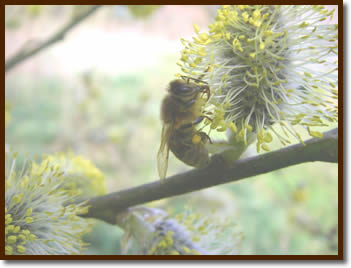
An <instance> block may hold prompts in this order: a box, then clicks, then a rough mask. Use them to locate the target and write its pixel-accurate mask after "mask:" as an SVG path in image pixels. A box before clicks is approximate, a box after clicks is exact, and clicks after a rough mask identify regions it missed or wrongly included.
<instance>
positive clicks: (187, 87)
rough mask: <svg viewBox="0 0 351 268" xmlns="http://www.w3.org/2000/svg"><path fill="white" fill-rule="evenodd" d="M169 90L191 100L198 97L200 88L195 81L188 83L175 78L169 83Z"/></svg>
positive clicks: (183, 98)
mask: <svg viewBox="0 0 351 268" xmlns="http://www.w3.org/2000/svg"><path fill="white" fill-rule="evenodd" d="M168 92H169V93H170V94H171V95H172V96H174V97H176V98H178V99H181V100H191V99H194V98H195V97H196V94H197V93H198V92H199V88H198V86H197V85H196V84H194V83H187V82H185V81H184V80H180V79H177V80H174V81H172V82H171V83H170V84H169V88H168Z"/></svg>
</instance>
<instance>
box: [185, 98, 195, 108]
mask: <svg viewBox="0 0 351 268" xmlns="http://www.w3.org/2000/svg"><path fill="white" fill-rule="evenodd" d="M195 102H196V100H195V99H193V100H191V101H189V102H188V103H186V104H185V107H187V108H188V107H190V106H191V105H193V104H194V103H195Z"/></svg>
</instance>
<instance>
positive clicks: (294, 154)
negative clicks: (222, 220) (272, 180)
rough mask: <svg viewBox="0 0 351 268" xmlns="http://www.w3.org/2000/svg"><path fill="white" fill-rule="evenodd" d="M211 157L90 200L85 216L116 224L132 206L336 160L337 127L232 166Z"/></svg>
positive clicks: (335, 161)
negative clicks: (197, 165) (195, 165)
mask: <svg viewBox="0 0 351 268" xmlns="http://www.w3.org/2000/svg"><path fill="white" fill-rule="evenodd" d="M212 159H213V161H211V164H210V165H209V166H207V167H206V168H203V169H192V170H190V171H187V172H184V173H181V174H176V175H174V176H171V177H168V178H167V179H165V180H163V181H160V180H159V179H157V180H156V181H155V182H152V183H148V184H144V185H141V186H137V187H134V188H130V189H126V190H122V191H119V192H115V193H110V194H107V195H104V196H99V197H96V198H93V199H91V200H90V201H89V202H88V205H90V209H89V212H88V213H87V214H85V215H82V216H83V217H92V218H97V219H101V220H104V221H106V222H109V223H114V222H115V218H116V215H117V214H118V213H119V212H121V211H123V210H124V209H126V208H128V207H131V206H135V205H140V204H143V203H146V202H150V201H155V200H159V199H162V198H168V197H171V196H176V195H181V194H185V193H189V192H193V191H197V190H201V189H205V188H208V187H212V186H215V185H219V184H224V183H228V182H235V181H238V180H241V179H245V178H249V177H252V176H256V175H259V174H263V173H267V172H271V171H274V170H277V169H281V168H284V167H288V166H292V165H297V164H301V163H305V162H313V161H323V162H331V163H337V162H338V129H337V128H336V129H333V130H331V131H328V132H325V133H324V135H323V138H313V139H310V140H308V141H306V142H305V145H303V144H296V145H292V146H289V147H285V148H283V149H281V150H277V151H274V152H269V153H266V154H263V155H259V156H254V157H249V158H246V159H241V160H238V161H237V162H235V164H233V165H231V166H227V165H224V163H223V162H222V161H218V159H217V158H215V157H213V158H212ZM216 159H217V160H216Z"/></svg>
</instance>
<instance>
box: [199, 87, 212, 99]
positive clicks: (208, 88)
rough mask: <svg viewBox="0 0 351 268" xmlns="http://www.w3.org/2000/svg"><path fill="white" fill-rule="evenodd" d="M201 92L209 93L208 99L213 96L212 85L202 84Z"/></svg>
mask: <svg viewBox="0 0 351 268" xmlns="http://www.w3.org/2000/svg"><path fill="white" fill-rule="evenodd" d="M201 92H202V93H204V94H206V95H207V100H209V99H210V97H211V91H210V87H209V86H208V85H204V86H202V89H201Z"/></svg>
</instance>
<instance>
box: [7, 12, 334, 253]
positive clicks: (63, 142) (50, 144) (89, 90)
mask: <svg viewBox="0 0 351 268" xmlns="http://www.w3.org/2000/svg"><path fill="white" fill-rule="evenodd" d="M79 8H80V7H79V6H76V7H72V6H6V18H5V23H6V32H5V36H6V40H5V42H6V44H5V45H6V47H5V48H6V51H5V54H6V57H7V58H8V57H9V56H11V55H13V54H14V53H15V52H16V51H18V50H19V49H21V48H23V47H28V46H32V45H35V44H36V43H37V41H38V40H43V39H45V38H46V37H47V36H49V35H50V34H51V33H53V32H55V31H56V30H57V29H58V28H60V27H61V26H62V25H63V24H64V23H65V21H68V20H69V19H70V18H71V16H73V15H74V13H75V12H77V10H78V11H79ZM216 8H217V7H216V6H160V7H152V8H151V7H145V6H144V7H143V6H139V7H128V6H107V7H103V8H102V9H100V10H99V11H97V12H96V14H94V15H92V16H91V17H89V18H88V19H87V20H86V21H84V22H83V23H82V24H80V25H79V26H78V27H76V28H75V29H73V30H72V32H70V33H69V34H68V35H67V36H66V38H65V39H64V40H63V41H61V42H59V43H57V44H55V45H53V46H51V47H50V48H49V49H47V50H45V51H43V52H42V53H40V54H38V55H37V56H35V57H33V58H31V59H29V60H28V61H26V62H24V63H23V64H20V65H18V66H16V67H15V68H14V69H13V70H11V71H10V72H8V73H7V74H6V77H5V78H6V104H7V107H8V112H9V122H8V123H7V127H6V144H7V146H11V147H12V148H13V149H14V150H16V151H18V152H19V153H28V154H29V155H31V156H34V155H39V156H40V155H41V154H44V153H45V154H52V153H56V152H67V151H69V150H72V151H73V152H74V153H76V154H79V155H82V156H83V157H84V158H86V159H89V160H91V161H92V162H93V163H94V164H95V165H96V166H97V167H98V168H99V169H100V170H101V171H102V172H103V173H104V174H105V175H106V183H107V189H108V191H109V192H113V191H119V190H121V189H125V188H128V187H132V186H136V185H140V184H143V183H147V182H152V181H155V180H158V175H157V169H156V154H157V150H158V147H159V143H160V132H161V124H160V120H159V107H160V102H161V100H162V97H163V96H164V94H165V88H166V86H167V83H168V82H169V81H171V80H172V79H174V74H175V73H178V72H179V69H178V66H177V65H176V62H177V60H178V58H179V56H180V50H181V48H182V46H181V43H180V38H186V39H190V38H191V37H192V34H193V24H194V23H196V24H197V25H198V26H199V27H200V29H204V30H205V29H206V27H207V25H208V23H209V22H210V21H211V20H212V19H213V17H214V15H215V11H216ZM334 127H336V126H335V125H334V126H330V128H329V129H331V128H334ZM321 130H322V131H325V130H327V129H321ZM305 138H307V136H305ZM254 147H255V146H253V148H250V149H249V150H248V152H247V155H254V154H255V148H254ZM271 147H272V149H277V148H279V144H278V143H276V144H275V145H274V146H271ZM273 147H274V148H273ZM187 169H189V167H187V166H185V165H184V164H183V163H181V162H179V161H178V160H177V159H176V158H175V157H173V156H172V155H171V156H170V159H169V171H168V174H175V173H178V172H182V171H184V170H187ZM337 178H338V173H337V165H336V164H328V163H308V164H303V165H298V166H293V167H289V168H285V169H282V170H277V171H275V172H271V173H269V174H265V175H261V176H256V177H253V178H249V179H246V180H243V181H240V182H236V183H231V184H226V185H222V186H217V187H213V188H210V189H206V190H203V191H199V192H196V193H191V194H186V195H183V196H179V197H174V198H169V199H167V200H161V201H158V202H154V203H152V204H151V205H153V206H158V207H162V208H164V209H166V210H167V211H170V212H180V211H182V210H183V209H184V207H185V206H188V207H190V208H191V209H192V210H193V211H195V212H200V213H201V214H202V215H207V214H209V213H210V210H212V209H215V210H216V211H217V213H219V214H220V215H223V216H226V217H229V218H230V219H231V220H232V221H234V222H235V223H236V226H233V232H234V229H235V231H237V229H240V231H241V232H242V234H243V240H242V242H241V244H240V248H239V252H240V254H337V251H338V248H337V219H338V202H337V200H338V192H337V189H338V181H337ZM228 231H231V230H228ZM122 234H123V231H122V230H121V229H119V228H118V227H115V226H111V225H108V224H105V223H102V222H96V224H95V225H94V229H93V231H92V232H91V233H90V234H89V235H87V236H86V237H85V239H86V241H87V242H88V243H89V246H88V248H87V250H86V252H85V254H120V245H119V240H120V238H121V235H122Z"/></svg>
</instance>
